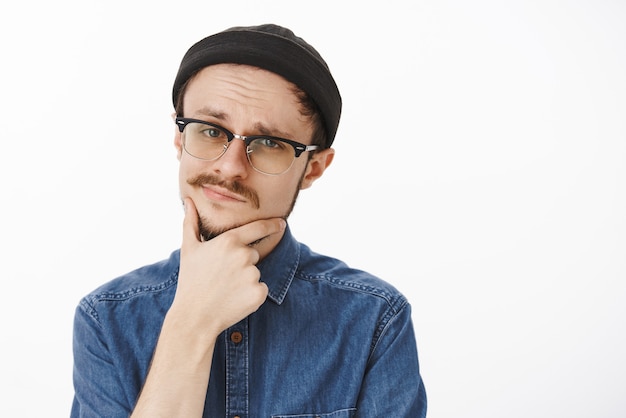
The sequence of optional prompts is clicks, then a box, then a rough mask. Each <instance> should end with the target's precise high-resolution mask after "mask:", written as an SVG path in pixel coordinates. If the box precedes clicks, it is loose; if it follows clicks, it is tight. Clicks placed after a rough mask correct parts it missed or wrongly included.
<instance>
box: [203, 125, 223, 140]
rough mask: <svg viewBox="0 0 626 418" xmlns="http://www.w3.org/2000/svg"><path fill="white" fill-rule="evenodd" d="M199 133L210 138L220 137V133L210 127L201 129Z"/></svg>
mask: <svg viewBox="0 0 626 418" xmlns="http://www.w3.org/2000/svg"><path fill="white" fill-rule="evenodd" d="M200 133H201V134H203V135H205V136H208V137H211V138H219V137H220V136H221V135H222V131H220V130H219V129H217V128H214V127H212V126H207V127H206V129H202V130H201V131H200Z"/></svg>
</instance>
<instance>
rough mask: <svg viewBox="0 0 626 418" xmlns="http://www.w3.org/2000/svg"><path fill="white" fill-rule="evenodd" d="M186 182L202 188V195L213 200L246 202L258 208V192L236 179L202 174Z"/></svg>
mask: <svg viewBox="0 0 626 418" xmlns="http://www.w3.org/2000/svg"><path fill="white" fill-rule="evenodd" d="M187 183H188V184H189V185H190V186H195V187H197V188H199V189H200V190H202V193H203V195H204V196H205V197H206V198H207V199H209V200H211V201H213V202H220V203H248V204H250V205H252V207H253V208H255V209H259V208H260V205H259V203H260V202H259V196H258V194H257V193H256V192H255V191H254V190H253V189H251V188H250V187H247V186H245V185H243V184H241V183H239V182H237V181H222V180H220V179H219V178H217V177H216V176H213V175H210V174H203V175H199V176H197V177H194V178H190V179H189V180H187Z"/></svg>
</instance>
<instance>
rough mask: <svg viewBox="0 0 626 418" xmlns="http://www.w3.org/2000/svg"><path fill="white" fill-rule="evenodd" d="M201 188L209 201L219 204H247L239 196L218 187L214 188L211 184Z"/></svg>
mask: <svg viewBox="0 0 626 418" xmlns="http://www.w3.org/2000/svg"><path fill="white" fill-rule="evenodd" d="M201 187H202V193H203V194H204V196H205V197H206V198H207V199H210V200H217V201H220V202H240V203H246V202H247V199H245V198H244V197H243V196H241V195H240V194H237V193H234V192H231V191H230V190H228V189H225V188H223V187H220V186H215V185H213V184H203V185H202V186H201Z"/></svg>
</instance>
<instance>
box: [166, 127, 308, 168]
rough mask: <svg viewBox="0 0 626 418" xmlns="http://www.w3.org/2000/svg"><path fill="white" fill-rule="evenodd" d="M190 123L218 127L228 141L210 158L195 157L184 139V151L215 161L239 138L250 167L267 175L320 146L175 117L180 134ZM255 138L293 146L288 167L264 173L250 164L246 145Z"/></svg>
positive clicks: (204, 159)
mask: <svg viewBox="0 0 626 418" xmlns="http://www.w3.org/2000/svg"><path fill="white" fill-rule="evenodd" d="M190 123H200V124H203V125H207V126H211V127H213V128H216V129H219V130H221V131H222V132H224V133H225V134H226V139H227V140H228V141H227V143H226V146H225V147H224V151H222V153H221V154H220V155H218V156H217V157H215V158H210V159H207V158H201V157H197V156H195V155H193V154H191V153H190V152H189V151H187V147H186V146H185V144H184V141H183V148H184V149H185V152H186V153H187V154H189V155H191V156H192V157H194V158H197V159H199V160H203V161H215V160H217V159H219V158H220V157H221V156H222V155H224V153H226V150H227V149H228V145H229V144H230V142H231V141H232V140H233V139H241V140H242V141H243V142H244V144H246V156H247V157H248V162H249V163H250V165H251V166H252V168H254V169H255V170H256V171H258V172H260V173H263V174H268V175H279V174H283V173H284V172H286V171H287V170H289V169H290V168H291V166H292V165H293V161H295V159H296V158H298V157H299V156H300V155H302V153H303V152H306V151H314V150H316V149H318V148H320V147H319V145H305V144H302V143H300V142H296V141H292V140H291V139H286V138H280V137H277V136H271V135H239V134H236V133H233V132H231V131H229V130H228V129H226V128H224V127H223V126H220V125H218V124H216V123H212V122H207V121H205V120H201V119H192V118H183V117H176V125H177V126H178V130H179V131H180V133H181V134H182V133H183V131H184V130H185V126H187V125H188V124H190ZM257 139H271V140H272V141H279V142H284V143H286V144H289V145H291V146H292V147H293V154H294V159H293V161H292V162H291V164H290V165H289V167H287V168H286V169H285V170H284V171H282V172H280V173H266V172H265V171H262V170H259V169H258V168H256V167H255V166H254V164H252V161H250V154H251V152H252V151H250V150H249V149H248V147H249V146H250V144H251V143H252V141H255V140H257Z"/></svg>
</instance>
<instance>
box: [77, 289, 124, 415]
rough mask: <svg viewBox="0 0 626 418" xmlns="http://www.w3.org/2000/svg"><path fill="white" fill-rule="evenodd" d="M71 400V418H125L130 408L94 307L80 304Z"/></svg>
mask: <svg viewBox="0 0 626 418" xmlns="http://www.w3.org/2000/svg"><path fill="white" fill-rule="evenodd" d="M73 334H74V335H73V352H74V369H73V380H74V400H73V402H72V411H71V417H72V418H79V417H80V418H90V417H94V418H95V417H111V418H115V417H124V418H127V417H128V416H129V415H130V413H131V405H130V402H129V400H128V399H127V396H126V395H125V393H124V391H123V385H122V384H121V382H120V378H119V375H118V373H117V371H116V367H115V364H114V361H113V359H112V356H111V355H110V351H109V348H108V344H107V339H106V337H105V334H104V333H103V329H102V326H101V324H100V322H99V321H98V317H97V313H96V311H95V310H94V309H93V307H92V306H91V305H90V304H89V303H88V302H87V301H86V300H83V301H81V303H80V304H79V306H78V307H77V308H76V312H75V315H74V332H73Z"/></svg>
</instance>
